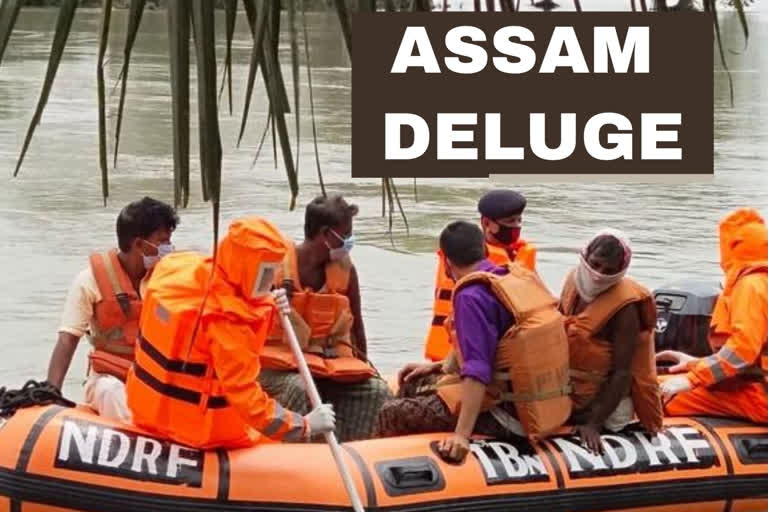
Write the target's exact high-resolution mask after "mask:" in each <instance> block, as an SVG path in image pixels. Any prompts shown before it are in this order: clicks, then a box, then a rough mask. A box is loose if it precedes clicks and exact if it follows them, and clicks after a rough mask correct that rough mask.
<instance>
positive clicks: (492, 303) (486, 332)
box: [453, 260, 514, 386]
mask: <svg viewBox="0 0 768 512" xmlns="http://www.w3.org/2000/svg"><path fill="white" fill-rule="evenodd" d="M477 270H480V271H483V272H493V273H494V274H497V275H504V274H506V273H507V270H506V269H505V268H501V267H496V266H494V265H493V263H491V262H490V261H488V260H483V261H482V262H481V263H480V266H479V268H478V269H477ZM453 315H454V324H455V328H456V336H457V338H458V342H459V349H460V350H461V355H462V357H463V359H464V364H463V366H462V369H461V377H462V378H463V377H471V378H473V379H475V380H477V381H480V382H482V383H483V384H485V385H486V386H487V385H488V384H490V383H491V377H492V376H493V363H494V360H495V359H496V347H497V346H498V345H499V340H500V339H501V337H502V336H503V335H504V333H505V332H507V330H508V329H509V328H510V327H511V326H512V324H513V322H514V319H513V318H512V315H511V314H510V313H509V311H507V309H506V308H505V307H504V306H503V305H502V304H501V303H500V302H499V301H498V299H496V296H495V295H493V292H491V290H490V289H489V288H488V286H487V285H485V284H482V283H475V284H470V285H467V286H465V287H463V288H462V289H461V290H459V292H458V293H457V294H456V297H455V300H454V302H453Z"/></svg>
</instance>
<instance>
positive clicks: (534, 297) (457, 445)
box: [377, 221, 571, 461]
mask: <svg viewBox="0 0 768 512" xmlns="http://www.w3.org/2000/svg"><path fill="white" fill-rule="evenodd" d="M440 251H441V254H442V256H441V257H443V258H444V264H445V268H446V271H447V272H448V274H449V276H450V277H451V278H452V279H453V280H454V281H456V285H455V287H454V291H453V315H452V317H451V318H449V320H448V325H449V327H450V332H451V340H452V346H453V350H452V352H451V355H450V356H449V357H448V358H447V359H446V360H445V361H442V362H437V363H428V364H411V365H408V366H406V367H405V368H403V370H401V372H400V375H399V377H400V380H401V388H400V389H401V391H400V397H399V398H397V399H394V400H392V401H390V402H388V403H387V404H385V405H384V407H383V408H382V410H381V412H380V414H379V417H378V422H377V433H378V435H379V436H396V435H404V434H409V433H427V432H439V431H447V432H450V431H453V432H454V435H453V436H452V437H451V438H449V439H447V440H445V441H444V442H443V443H442V444H441V446H440V451H441V453H442V454H443V456H444V457H446V458H449V459H454V460H459V461H461V460H463V459H464V458H465V457H466V454H467V452H468V451H469V437H470V436H471V435H472V434H473V433H475V434H483V435H488V436H492V437H497V438H504V437H510V434H517V435H521V436H524V435H528V436H530V437H532V438H534V437H543V436H545V435H547V434H549V433H551V432H553V431H554V430H556V429H557V428H559V427H560V426H561V425H562V424H563V423H564V422H565V421H566V419H567V418H568V416H569V415H570V412H571V402H570V398H569V396H568V393H569V388H568V341H567V339H566V337H565V329H564V324H563V318H562V315H561V314H560V313H559V312H558V311H557V299H555V297H553V296H552V294H551V293H550V292H549V291H548V290H547V288H546V286H545V285H544V283H543V282H542V281H541V280H540V279H539V277H538V275H537V274H536V273H535V272H532V271H530V270H528V269H526V268H523V267H522V266H520V265H519V264H516V263H510V264H508V265H504V266H499V267H496V266H494V265H493V264H492V263H491V262H490V261H488V260H487V259H486V256H487V254H486V250H485V243H484V237H483V233H482V231H481V230H480V229H479V228H478V227H477V226H475V225H473V224H470V223H467V222H462V221H459V222H453V223H451V224H449V225H448V226H447V227H446V228H445V229H444V230H443V232H442V233H441V235H440ZM518 420H519V421H518ZM521 427H522V428H521Z"/></svg>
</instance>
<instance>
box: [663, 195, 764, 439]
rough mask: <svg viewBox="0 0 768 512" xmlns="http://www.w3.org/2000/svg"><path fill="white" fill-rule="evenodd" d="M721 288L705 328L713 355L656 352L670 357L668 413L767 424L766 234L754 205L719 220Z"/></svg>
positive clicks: (666, 358)
mask: <svg viewBox="0 0 768 512" xmlns="http://www.w3.org/2000/svg"><path fill="white" fill-rule="evenodd" d="M720 266H721V267H722V269H723V272H724V273H725V285H724V288H723V291H722V292H721V294H720V296H719V297H718V299H717V302H716V303H715V308H714V311H713V313H712V321H711V324H710V331H709V344H710V347H711V348H712V350H713V352H714V353H713V354H712V355H710V356H708V357H703V358H696V357H693V356H690V355H687V354H684V353H682V352H678V351H664V352H661V353H659V355H658V356H657V359H658V360H660V361H671V362H673V363H674V364H673V366H671V367H670V368H669V371H670V373H680V374H681V375H675V376H674V377H671V378H669V379H667V380H665V381H664V383H663V384H662V391H663V393H664V396H665V398H671V399H670V400H668V401H667V402H666V404H665V406H664V409H665V412H666V413H667V414H668V415H670V416H689V415H697V414H698V415H712V416H731V417H736V418H742V419H747V420H751V421H754V422H756V423H760V424H761V425H765V424H766V423H768V397H767V396H766V394H767V393H766V389H768V388H767V387H766V384H767V381H768V346H767V345H766V344H767V343H768V233H767V231H766V225H765V221H764V220H763V218H762V217H761V216H760V214H759V213H758V212H757V210H754V209H752V208H740V209H738V210H736V211H733V212H731V213H730V214H728V215H727V216H726V217H725V218H724V219H723V220H722V221H721V222H720Z"/></svg>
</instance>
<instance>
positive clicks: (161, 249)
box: [142, 240, 174, 270]
mask: <svg viewBox="0 0 768 512" xmlns="http://www.w3.org/2000/svg"><path fill="white" fill-rule="evenodd" d="M144 241H145V242H146V243H148V244H149V245H151V246H152V247H154V248H155V249H157V254H154V255H152V256H147V255H146V254H143V255H142V258H143V260H144V269H145V270H149V269H151V268H152V267H154V266H155V265H156V264H157V262H158V261H160V260H161V259H162V258H163V257H164V256H168V255H169V254H171V253H172V252H173V250H174V247H173V244H171V243H165V244H159V245H155V244H153V243H152V242H148V241H147V240H144Z"/></svg>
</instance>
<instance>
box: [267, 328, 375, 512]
mask: <svg viewBox="0 0 768 512" xmlns="http://www.w3.org/2000/svg"><path fill="white" fill-rule="evenodd" d="M280 320H281V321H282V322H283V329H284V330H285V332H286V333H288V340H289V341H290V343H291V350H292V351H293V357H295V358H296V363H297V364H298V366H299V374H301V377H302V379H304V387H306V389H307V394H308V395H309V401H310V403H311V404H312V408H313V409H314V408H315V407H317V406H318V405H320V403H321V402H320V394H319V393H318V392H317V387H316V386H315V381H314V380H312V374H311V373H310V372H309V367H308V366H307V362H306V361H305V360H304V354H303V353H302V351H301V346H300V345H299V340H297V339H296V333H295V332H294V331H293V325H291V321H290V320H289V319H288V313H283V314H281V315H280ZM323 435H324V436H325V440H326V441H327V442H328V445H329V446H330V447H331V453H333V458H334V459H335V460H336V466H337V467H338V468H339V473H341V479H342V480H343V481H344V487H346V489H347V494H348V495H349V499H350V501H351V502H352V508H353V509H354V510H355V512H365V509H364V508H363V504H362V502H361V501H360V496H358V495H357V489H356V488H355V484H354V483H353V482H352V477H351V475H350V474H349V470H348V469H347V465H346V463H345V462H344V458H343V457H342V454H341V446H340V445H339V442H338V441H337V440H336V435H335V434H334V433H333V432H326V433H325V434H323Z"/></svg>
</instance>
